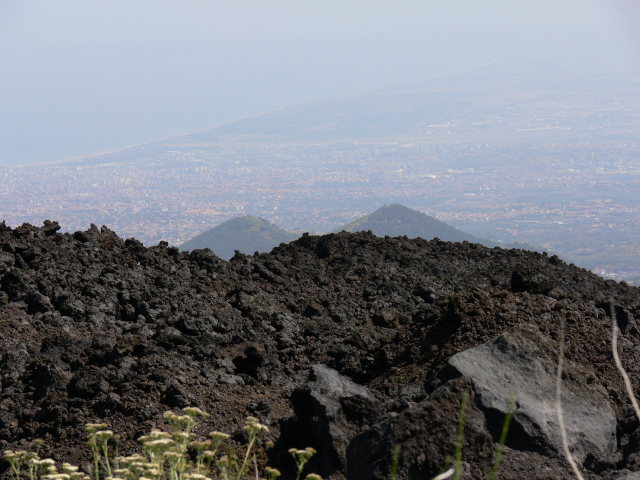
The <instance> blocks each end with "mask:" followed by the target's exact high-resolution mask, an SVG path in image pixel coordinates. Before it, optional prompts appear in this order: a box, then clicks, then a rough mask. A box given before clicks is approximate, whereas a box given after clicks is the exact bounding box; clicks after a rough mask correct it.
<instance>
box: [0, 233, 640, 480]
mask: <svg viewBox="0 0 640 480" xmlns="http://www.w3.org/2000/svg"><path fill="white" fill-rule="evenodd" d="M58 229H59V227H58V225H57V223H55V222H48V221H47V222H45V224H44V225H43V226H42V227H34V226H31V225H28V224H25V225H22V226H20V227H18V228H15V229H11V228H9V227H7V226H5V225H4V223H2V224H0V369H1V371H0V375H1V378H0V385H1V390H0V450H5V449H8V448H12V449H15V448H29V447H30V446H31V445H32V443H31V442H32V440H33V439H35V438H43V439H45V441H46V443H45V447H44V448H45V453H47V454H51V455H53V456H54V458H57V459H64V460H71V461H74V462H78V463H82V462H84V461H86V458H85V457H83V455H84V447H83V445H84V424H85V423H86V422H92V421H96V420H104V421H106V422H107V423H108V424H109V425H110V427H111V428H112V429H113V430H114V431H116V432H117V433H120V434H121V435H122V438H123V443H124V449H125V450H130V449H134V448H138V447H137V445H136V442H135V439H136V438H137V437H139V436H140V435H142V434H144V433H147V432H148V431H149V430H150V428H152V427H154V426H160V425H161V424H162V423H163V420H162V413H163V412H164V411H165V410H167V409H179V408H183V407H185V406H189V405H194V406H199V407H201V408H202V409H204V410H206V411H208V412H210V413H211V414H212V415H211V418H209V419H208V420H207V422H206V423H205V424H204V425H203V426H202V429H203V430H202V431H203V432H208V431H211V430H213V429H216V430H222V431H226V432H228V433H232V434H233V435H234V437H233V438H234V439H235V440H236V441H241V440H242V429H241V426H242V423H243V417H245V416H247V415H254V416H257V417H258V418H260V420H261V421H263V422H264V423H266V424H268V425H269V426H270V429H271V432H270V434H269V438H270V439H271V440H274V441H276V448H275V449H274V451H273V453H272V454H271V456H270V461H271V462H272V463H273V464H275V465H277V466H279V467H282V468H284V469H286V468H287V465H286V461H287V455H286V454H284V453H283V452H286V449H287V448H288V447H289V446H292V445H295V446H299V447H305V446H309V445H310V444H311V445H312V446H314V447H316V449H318V451H319V454H318V456H317V458H316V459H315V461H314V462H312V464H311V468H312V469H314V470H315V471H316V472H318V473H320V474H322V475H323V476H325V477H331V478H344V477H345V476H347V478H350V479H351V478H387V477H388V474H389V470H388V468H389V464H390V459H391V456H392V452H393V450H394V449H395V446H396V445H399V446H400V447H401V450H400V452H401V453H400V474H401V477H402V478H410V477H411V478H418V477H419V478H431V477H432V476H433V475H435V474H437V473H438V472H439V471H441V469H442V468H443V467H444V465H445V463H446V457H447V456H448V455H450V454H451V453H452V451H453V449H452V448H453V441H454V439H455V432H456V429H457V422H458V413H459V409H460V402H461V398H462V396H463V394H464V393H467V394H468V395H469V399H470V400H469V408H468V415H467V427H466V435H465V443H464V448H463V455H464V459H465V461H466V463H465V474H464V475H465V477H466V478H483V476H484V475H485V473H486V470H487V468H488V467H487V466H488V465H490V462H491V459H492V458H493V455H495V450H496V443H495V442H496V438H497V435H498V433H497V431H498V430H499V425H501V422H502V418H503V416H501V415H498V413H499V410H500V407H497V406H488V404H487V401H488V400H487V399H488V398H489V395H488V393H487V392H488V391H489V390H492V389H493V392H494V396H495V397H496V398H497V399H498V400H496V401H498V402H499V400H500V396H501V395H499V394H498V393H496V392H497V390H496V388H498V387H491V386H489V387H486V386H485V384H484V383H482V379H479V378H477V376H474V375H476V373H477V372H476V373H473V372H472V370H465V368H466V367H465V366H464V365H463V363H464V362H462V363H461V361H462V360H464V356H462V357H460V356H456V357H453V356H454V355H456V354H459V353H460V352H471V354H472V361H471V364H472V365H473V364H476V365H477V364H478V362H480V361H481V360H478V358H479V357H473V355H475V354H476V353H477V352H480V353H478V354H479V355H480V354H481V352H482V348H485V350H486V348H488V347H486V346H485V347H482V348H480V350H478V349H474V347H478V346H480V345H481V344H485V342H489V341H492V342H494V343H488V344H485V345H498V347H491V348H498V349H503V350H504V352H506V353H505V355H507V354H509V352H511V354H512V356H511V357H509V356H508V355H507V356H506V357H505V358H507V360H505V361H506V362H507V363H506V365H507V366H506V367H505V368H504V371H503V368H502V367H500V366H498V367H487V368H485V369H484V370H488V369H489V368H496V369H498V371H495V372H489V373H491V374H495V376H496V378H497V377H500V378H502V377H505V378H507V377H509V375H512V377H509V378H512V379H514V380H513V382H514V385H515V384H517V382H518V381H519V380H518V379H519V378H521V377H523V376H528V375H529V374H526V375H522V374H521V373H518V372H517V371H514V372H515V373H509V372H507V370H509V368H511V365H512V364H515V363H518V362H517V361H514V360H513V358H516V359H520V360H522V359H524V360H523V361H522V362H521V363H522V364H523V366H524V367H525V368H528V367H527V366H530V365H537V366H539V368H538V370H539V371H540V372H542V371H546V372H547V373H550V374H552V373H553V368H554V367H553V365H552V364H550V363H549V358H550V357H549V356H550V355H551V356H553V355H555V354H556V352H557V341H558V339H559V335H560V323H561V322H560V321H561V319H562V318H563V317H565V318H566V333H565V337H566V346H565V352H566V358H567V365H568V367H567V372H568V373H567V378H566V380H565V381H566V383H567V385H568V386H567V388H568V389H569V390H570V389H571V388H574V389H575V390H571V391H569V390H567V391H568V392H569V393H567V398H568V400H567V402H568V403H567V409H571V408H572V406H571V404H570V398H569V397H570V396H571V395H573V393H571V392H574V391H575V392H577V393H575V395H574V396H575V397H576V398H583V397H585V396H587V397H589V399H593V402H600V403H599V404H598V405H597V408H602V409H605V410H606V411H609V410H610V411H611V412H612V413H611V415H612V418H613V420H612V421H613V424H612V426H611V427H610V428H612V431H611V432H609V433H606V432H605V433H606V435H608V436H606V438H605V439H604V441H603V442H600V443H598V441H597V440H594V442H595V443H594V442H592V443H589V442H587V440H588V439H587V440H584V439H583V440H584V442H583V440H580V442H582V443H580V446H576V450H575V452H576V456H577V457H578V460H579V461H580V463H581V464H582V468H584V471H585V476H586V478H594V479H595V478H607V479H609V478H611V479H616V478H627V477H625V475H627V474H629V471H628V470H636V469H638V468H640V456H639V455H638V451H639V450H640V449H639V445H640V430H638V421H637V420H636V419H634V417H633V416H632V415H631V414H630V409H629V406H628V403H629V402H628V400H627V397H626V395H625V391H624V385H623V383H622V380H621V378H620V376H619V374H618V372H617V371H616V369H615V366H614V364H613V360H612V354H611V347H610V330H611V319H610V316H609V315H608V313H607V311H608V305H609V303H608V302H609V301H610V300H613V302H615V308H616V313H617V317H618V319H619V322H620V325H621V338H620V342H619V343H620V353H621V357H622V360H623V362H624V363H625V365H626V367H627V369H628V371H629V373H630V375H631V378H632V382H633V386H634V388H635V389H636V390H638V391H640V388H639V387H640V330H639V327H638V326H637V325H636V321H635V318H636V317H638V316H639V315H640V289H639V288H636V287H631V286H628V285H626V284H624V283H616V282H613V281H605V280H603V279H601V278H599V277H597V276H595V275H593V274H591V273H589V272H587V271H585V270H583V269H580V268H577V267H575V266H573V265H567V264H565V263H564V262H562V261H561V260H559V259H558V258H557V257H555V256H551V257H549V256H546V255H544V254H537V253H533V252H528V251H524V250H515V249H514V250H504V249H500V248H486V247H483V246H480V245H477V244H470V243H450V242H442V241H440V240H438V239H435V240H432V241H425V240H421V239H412V240H410V239H407V238H406V237H405V238H403V237H397V238H379V237H376V236H374V235H372V234H371V233H366V232H361V233H356V234H351V233H340V234H331V235H326V236H309V235H305V236H303V237H302V238H300V239H298V240H297V241H295V242H292V243H291V244H288V245H281V246H280V247H278V248H276V249H274V250H273V251H272V252H271V253H268V254H259V255H256V256H245V255H241V254H237V255H236V256H235V257H234V258H232V259H231V261H229V262H226V261H223V260H221V259H219V258H217V257H216V256H215V255H213V254H212V253H211V252H210V251H207V250H196V251H193V252H190V253H189V252H180V251H178V249H177V248H175V247H170V248H169V247H168V246H167V245H166V244H164V243H161V244H160V245H157V246H154V247H149V248H146V247H144V246H143V245H142V244H141V243H140V242H138V241H136V240H134V239H127V240H123V239H121V238H119V237H118V236H117V235H116V234H115V233H114V232H112V231H110V230H109V229H107V228H106V227H102V229H98V228H96V227H95V226H92V227H91V229H89V230H87V231H85V232H76V233H74V234H73V235H71V234H66V233H65V234H60V233H58V232H57V231H58ZM496 342H497V343H496ZM527 342H528V343H527ZM532 342H533V343H532ZM536 342H537V343H536ZM500 345H502V346H503V347H504V348H503V347H500ZM505 345H506V346H505ZM492 351H493V350H492ZM514 352H515V353H514ZM544 352H547V353H544ZM466 354H467V353H465V355H466ZM544 355H547V357H544ZM489 357H490V358H489V360H490V361H493V359H494V357H495V358H501V357H500V356H499V355H497V356H493V355H489ZM543 357H544V358H543ZM461 359H462V360H461ZM492 365H493V364H492ZM536 368H537V367H536ZM545 369H546V370H545ZM509 371H510V370H509ZM465 372H469V373H465ZM532 375H533V374H532ZM536 375H538V373H536ZM540 375H542V374H541V373H540ZM530 380H531V381H533V382H534V385H535V382H536V381H538V382H539V383H543V382H544V383H547V381H548V379H547V378H546V377H543V376H540V377H532V378H531V379H530ZM505 381H506V380H505ZM509 382H511V380H509ZM572 382H573V383H572ZM507 383H508V382H507ZM509 384H510V383H509ZM571 385H573V386H571ZM487 388H488V389H489V390H487ZM527 388H530V387H527ZM580 389H583V390H580ZM584 389H587V390H584ZM589 389H590V390H589ZM534 390H536V388H534ZM543 390H544V389H542V388H541V389H540V391H541V392H542V391H543ZM585 392H586V393H585ZM517 395H519V394H516V412H515V415H514V419H515V423H514V425H515V426H514V427H513V428H512V431H511V432H510V436H509V439H508V441H507V449H506V452H505V457H504V461H503V463H502V465H501V467H500V472H499V477H498V478H513V479H516V478H521V479H529V478H530V479H533V478H540V479H542V478H558V479H560V478H571V477H572V474H571V471H570V469H569V466H568V464H567V462H566V460H565V459H564V457H563V455H562V453H561V452H560V451H559V450H558V448H557V445H556V443H555V440H554V439H553V438H552V435H553V434H552V433H545V428H546V427H545V428H542V427H539V425H538V424H537V423H536V421H537V420H536V413H535V412H536V411H537V412H538V413H539V412H540V411H541V409H542V410H544V408H547V407H548V404H547V403H545V404H544V405H545V407H544V408H542V407H537V406H536V405H538V404H536V403H535V401H538V400H536V399H533V402H534V403H533V404H532V405H533V407H531V409H530V411H528V410H527V406H526V402H527V399H525V398H524V397H523V398H520V397H518V396H517ZM506 400H507V399H504V401H505V402H506ZM548 401H549V402H551V404H553V401H554V399H553V398H550V399H548ZM544 402H547V400H544ZM603 402H604V404H603ZM594 405H596V404H595V403H594ZM580 408H582V407H580ZM594 408H595V407H594ZM576 409H578V410H579V408H578V407H576ZM607 409H609V410H607ZM605 410H602V411H605ZM294 411H295V413H294ZM531 411H533V413H531ZM599 411H600V410H597V409H594V410H593V412H594V413H593V415H592V417H596V416H597V417H598V418H599V417H602V416H603V415H600V414H597V413H596V412H599ZM583 413H584V412H583ZM584 415H586V417H585V418H587V419H589V417H588V415H589V409H587V412H586V413H584ZM567 416H568V417H570V416H571V412H570V411H569V412H568V413H567ZM604 416H606V415H604ZM545 418H546V417H545ZM576 418H582V417H576ZM532 419H533V420H532ZM597 421H598V419H596V418H594V419H593V422H594V423H593V425H594V428H593V429H594V430H595V431H594V432H589V434H591V433H593V435H592V436H591V437H589V438H592V437H593V438H595V437H597V436H598V435H600V436H602V431H603V429H605V426H603V427H600V426H599V424H598V423H597ZM544 422H547V423H549V421H547V420H542V423H544ZM579 423H582V424H585V422H583V421H581V422H579ZM586 423H591V421H590V420H587V422H586ZM610 423H611V422H610ZM607 428H609V427H607ZM586 430H588V429H587V428H585V431H586ZM587 436H589V435H587ZM576 438H577V437H576ZM585 442H586V443H585ZM593 445H596V446H593ZM371 455H374V457H372V458H369V457H370V456H371ZM368 456H369V457H368ZM0 468H2V469H6V465H2V467H0ZM625 469H628V470H625ZM5 473H6V472H5ZM628 478H633V477H628Z"/></svg>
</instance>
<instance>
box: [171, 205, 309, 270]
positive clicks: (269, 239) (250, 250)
mask: <svg viewBox="0 0 640 480" xmlns="http://www.w3.org/2000/svg"><path fill="white" fill-rule="evenodd" d="M298 237H299V235H296V234H295V233H291V232H288V231H286V230H284V229H282V228H280V227H277V226H276V225H272V224H271V223H269V222H267V221H266V220H264V219H262V218H257V217H252V216H251V215H246V216H244V217H236V218H232V219H231V220H228V221H226V222H223V223H221V224H220V225H218V226H217V227H213V228H211V229H209V230H207V231H205V232H202V233H201V234H200V235H197V236H195V237H193V238H192V239H191V240H187V241H186V242H184V243H183V244H182V245H180V247H179V248H180V250H182V251H185V250H196V249H199V248H209V249H211V250H212V251H213V253H215V254H216V255H217V256H218V257H220V258H223V259H225V260H229V259H230V258H231V257H233V255H234V253H235V251H236V250H239V251H240V252H242V253H244V254H247V255H253V254H254V253H255V252H269V251H271V250H272V249H273V248H274V247H277V246H278V245H280V244H281V243H288V242H291V241H292V240H295V239H296V238H298Z"/></svg>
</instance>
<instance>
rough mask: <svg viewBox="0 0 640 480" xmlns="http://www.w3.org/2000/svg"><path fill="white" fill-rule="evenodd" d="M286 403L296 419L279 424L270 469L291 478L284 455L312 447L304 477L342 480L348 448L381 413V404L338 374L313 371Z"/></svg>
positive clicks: (326, 369)
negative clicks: (272, 467)
mask: <svg viewBox="0 0 640 480" xmlns="http://www.w3.org/2000/svg"><path fill="white" fill-rule="evenodd" d="M291 403H292V405H293V409H294V412H295V414H294V415H293V416H290V417H288V418H285V419H284V420H283V421H282V422H281V425H280V430H281V436H280V439H279V440H278V443H277V444H276V446H275V448H274V450H275V452H274V454H273V458H274V461H275V464H276V465H277V466H278V467H280V469H281V471H282V472H292V471H294V469H293V468H292V467H293V465H292V459H291V458H290V457H291V456H290V454H289V453H288V449H289V448H294V447H295V448H301V447H307V446H311V447H313V448H315V449H316V450H317V452H318V453H317V454H316V455H315V456H314V457H313V459H312V460H311V462H309V466H308V470H307V473H311V472H313V473H317V474H319V475H321V476H322V477H323V478H327V479H339V478H344V473H343V472H346V470H347V454H346V449H347V445H349V442H350V441H351V439H352V438H353V437H354V435H356V434H357V433H359V432H360V431H362V430H363V429H366V428H367V427H368V426H369V425H370V424H371V423H373V421H374V420H375V419H376V418H377V417H378V416H379V415H380V414H381V413H382V410H381V406H380V403H381V402H379V401H378V400H377V399H376V397H375V396H374V395H373V394H372V393H371V391H370V390H368V389H367V388H365V387H363V386H361V385H358V384H356V383H354V382H352V381H351V380H349V379H348V378H346V377H344V376H342V375H340V374H339V373H338V372H337V371H335V370H333V369H331V368H329V367H327V366H325V365H313V366H312V367H311V372H310V376H309V381H308V382H307V383H305V384H304V385H303V386H301V387H299V388H297V389H296V390H295V391H294V392H293V394H292V395H291ZM302 432H304V434H302ZM285 478H286V476H285Z"/></svg>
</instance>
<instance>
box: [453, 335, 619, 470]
mask: <svg viewBox="0 0 640 480" xmlns="http://www.w3.org/2000/svg"><path fill="white" fill-rule="evenodd" d="M557 352H558V343H557V342H555V341H554V340H552V339H551V338H549V337H547V336H545V335H543V334H541V333H540V331H539V329H538V328H537V327H536V326H535V325H519V326H517V327H515V328H513V329H511V330H509V331H507V332H505V333H503V334H502V335H499V336H498V337H496V338H494V339H492V340H490V341H488V342H486V343H484V344H482V345H479V346H477V347H474V348H471V349H469V350H466V351H464V352H460V353H458V354H456V355H454V356H453V357H451V358H450V359H449V361H448V365H449V367H451V368H453V369H455V370H456V371H457V372H458V373H459V374H461V375H464V376H465V377H467V378H469V379H470V380H471V382H472V383H473V386H474V389H475V391H476V392H477V394H478V397H477V398H478V404H479V406H480V408H481V409H482V410H483V411H485V412H487V415H488V418H489V422H490V424H489V429H490V430H491V431H493V432H494V434H495V436H496V438H498V435H499V432H500V431H501V428H502V419H503V418H504V415H506V413H507V412H508V411H509V401H510V397H512V396H513V398H514V402H515V403H514V405H515V409H514V411H513V420H512V427H511V432H510V435H509V439H508V442H507V444H508V445H510V446H512V447H514V448H518V449H524V450H540V451H545V450H546V449H548V448H549V447H552V448H555V449H556V450H557V452H558V453H559V454H561V453H562V438H561V435H560V425H559V422H558V416H557V410H556V369H557V361H558V353H557ZM562 412H563V416H564V423H565V427H566V432H567V439H568V443H569V445H570V446H571V451H572V454H573V456H574V457H575V459H576V461H578V462H579V463H582V462H583V461H584V460H585V459H586V457H587V455H589V454H593V455H598V456H600V457H604V456H607V455H611V454H612V453H614V452H615V450H616V445H617V444H616V415H615V412H614V411H613V409H612V408H611V406H610V405H609V402H608V395H607V392H606V390H605V389H604V388H603V387H602V385H600V382H599V381H597V377H596V376H595V374H594V373H593V372H590V371H587V370H585V369H584V367H582V368H580V367H579V366H578V365H577V364H575V363H573V362H568V361H566V360H565V363H564V372H563V382H562ZM496 413H497V414H498V415H496ZM492 423H493V424H492Z"/></svg>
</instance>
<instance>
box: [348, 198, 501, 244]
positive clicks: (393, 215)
mask: <svg viewBox="0 0 640 480" xmlns="http://www.w3.org/2000/svg"><path fill="white" fill-rule="evenodd" d="M341 230H344V231H347V232H363V231H367V230H371V232H372V233H373V234H374V235H377V236H378V237H384V236H385V235H389V236H390V237H401V236H404V235H406V236H407V237H409V238H416V237H421V238H424V239H425V240H431V239H432V238H435V237H438V238H439V239H440V240H446V241H449V242H462V241H465V240H466V241H468V242H472V243H480V244H482V245H485V246H487V247H495V246H497V245H498V243H496V242H493V241H491V240H487V239H486V238H480V237H474V236H473V235H470V234H468V233H465V232H463V231H461V230H458V229H457V228H455V227H452V226H451V225H447V224H446V223H444V222H441V221H440V220H436V219H435V218H433V217H430V216H429V215H425V214H424V213H421V212H418V211H417V210H413V209H412V208H408V207H405V206H403V205H397V204H396V205H388V206H387V205H385V206H384V207H381V208H379V209H378V210H376V211H375V212H373V213H370V214H369V215H365V216H364V217H361V218H359V219H357V220H354V221H353V222H351V223H347V224H346V225H344V226H343V227H342V228H339V229H338V230H337V231H341Z"/></svg>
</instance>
